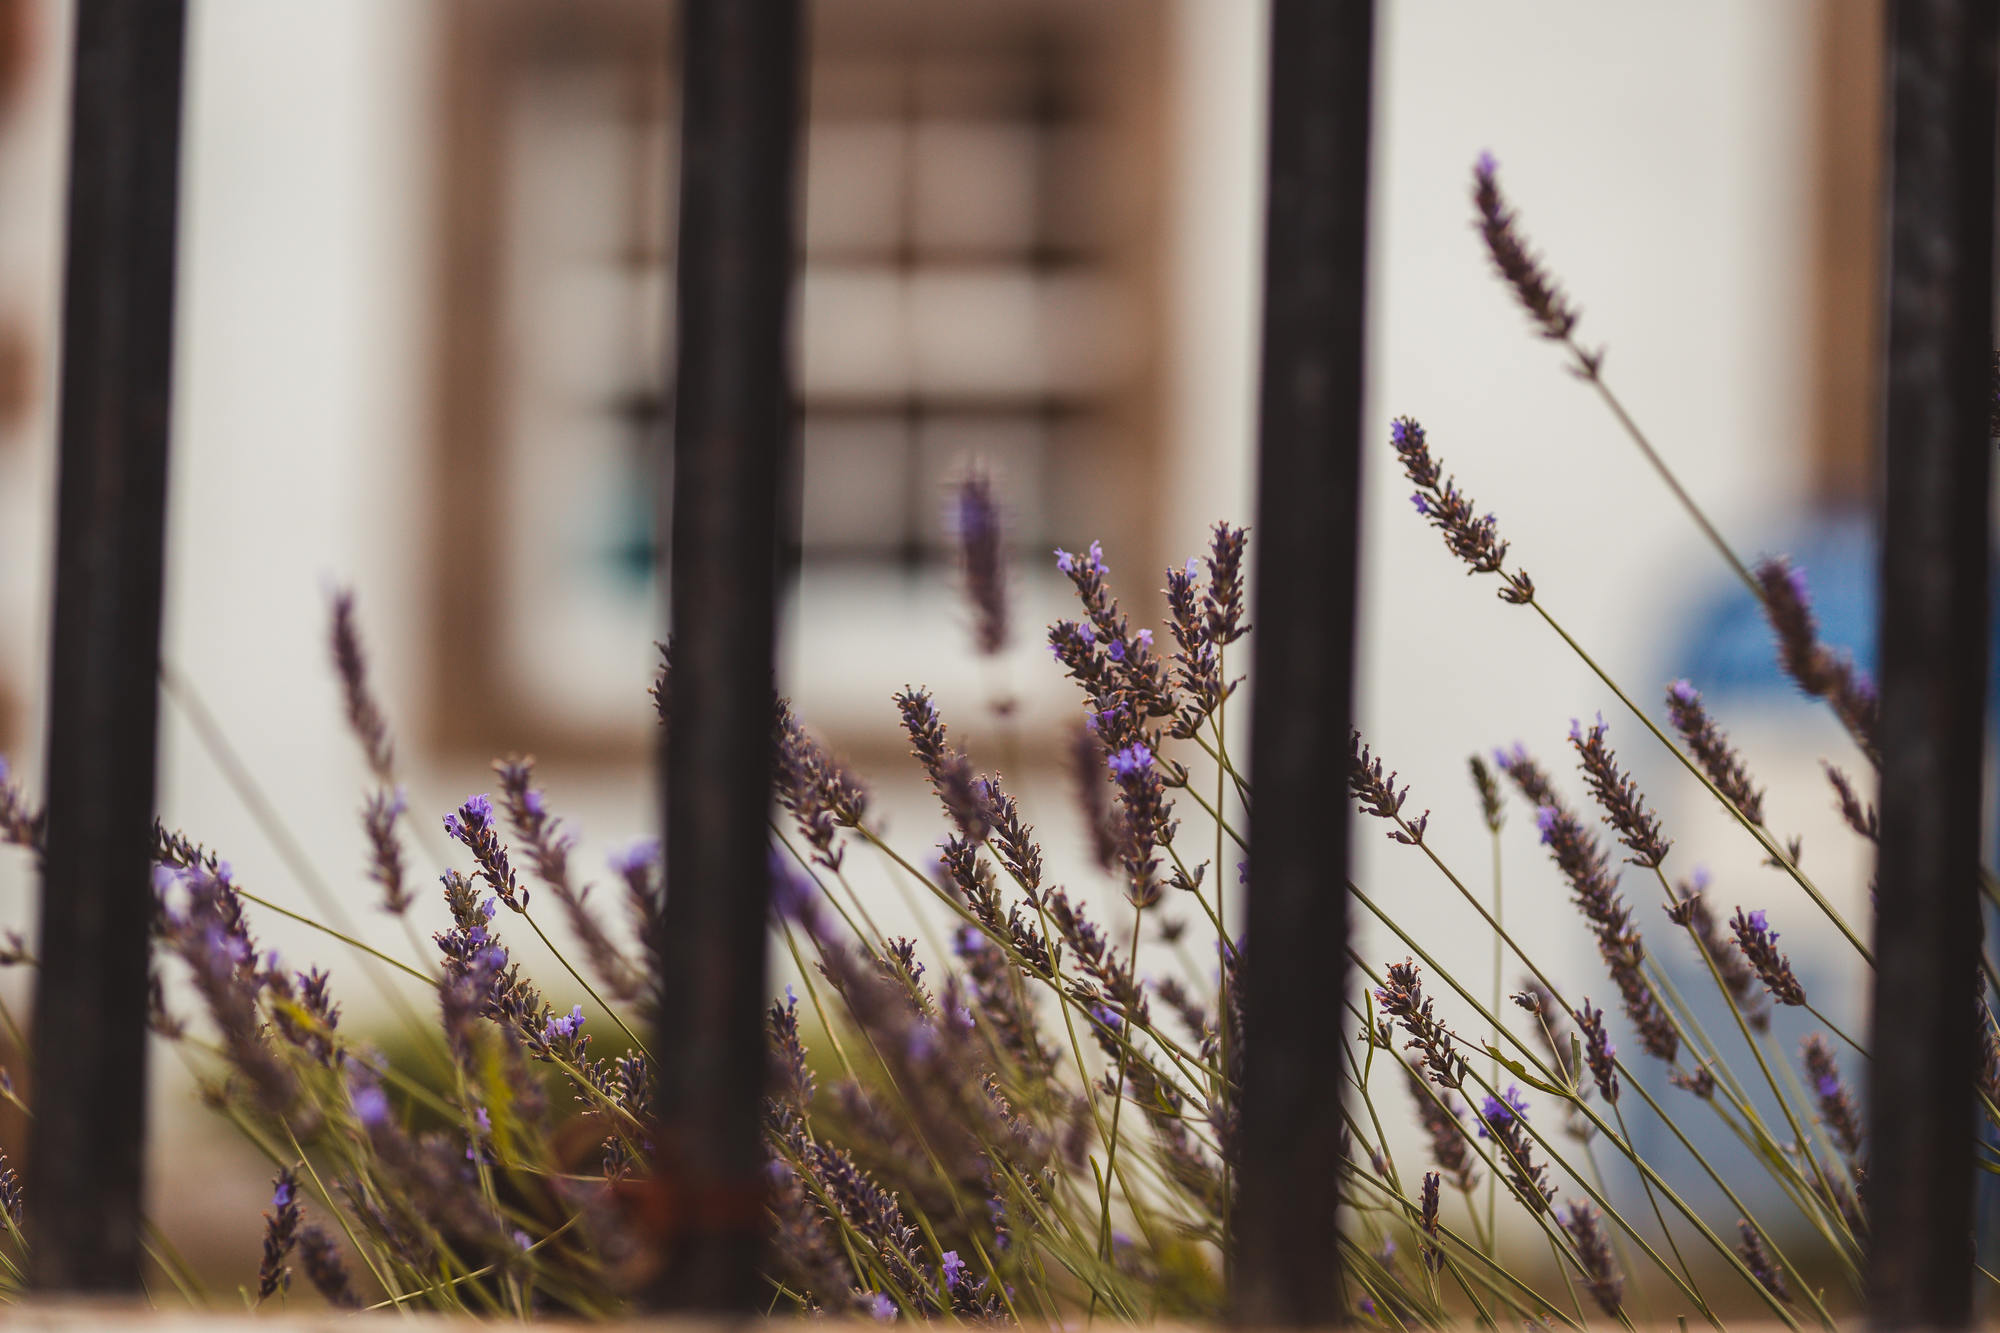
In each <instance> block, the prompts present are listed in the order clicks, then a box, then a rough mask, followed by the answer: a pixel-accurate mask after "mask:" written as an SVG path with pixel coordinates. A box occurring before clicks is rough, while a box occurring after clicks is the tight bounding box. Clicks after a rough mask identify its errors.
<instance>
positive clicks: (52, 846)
mask: <svg viewBox="0 0 2000 1333" xmlns="http://www.w3.org/2000/svg"><path fill="white" fill-rule="evenodd" d="M184 20H185V12H184V6H183V3H182V0H80V3H79V4H78V6H77V10H76V56H75V60H76V81H75V87H74V91H73V94H72V102H71V139H70V155H69V223H68V226H69V241H68V246H69V249H68V256H67V260H66V264H65V270H64V288H63V334H62V340H63V342H62V400H61V426H60V437H61V451H62V456H61V478H60V481H59V484H58V494H57V505H56V571H55V627H54V642H53V651H52V653H51V656H50V662H49V694H48V698H49V729H48V769H47V778H46V781H47V792H48V812H49V813H48V821H49V822H48V844H47V852H46V856H45V859H44V863H43V867H42V896H41V939H40V943H39V945H38V952H39V957H40V959H41V966H40V968H38V969H37V971H36V973H35V1024H34V1034H35V1035H34V1039H33V1040H34V1088H33V1093H32V1099H33V1107H34V1124H33V1126H32V1128H31V1131H30V1133H31V1136H32V1138H31V1147H30V1153H29V1158H28V1164H29V1176H30V1179H29V1188H28V1191H27V1198H28V1204H27V1207H28V1215H27V1225H28V1233H29V1236H30V1238H31V1240H32V1244H33V1249H32V1254H31V1261H32V1280H33V1282H34V1284H35V1286H36V1287H38V1288H40V1289H42V1290H44V1291H86V1290H117V1291H136V1290H138V1289H139V1265H140V1258H141V1250H140V1232H139V1226H140V1204H141V1194H142V1188H143V1184H144V1177H145V1137H146V948H147V924H148V922H149V921H150V919H151V910H150V907H151V901H152V887H151V880H150V869H151V840H152V820H153V780H154V773H153V764H154V752H155V725H156V722H157V718H158V705H159V699H158V694H157V692H156V691H157V688H158V687H157V685H156V680H157V675H158V663H159V651H160V591H161V542H162V538H163V535H164V528H165V511H166V484H167V425H168V403H169V397H170V388H171V380H172V368H173V329H174V231H175V214H176V203H177V197H178V174H179V161H180V113H181V65H182V60H181V48H182V37H183V33H184V30H185V22H184Z"/></svg>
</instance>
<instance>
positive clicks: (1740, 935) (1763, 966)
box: [1729, 907, 1806, 1005]
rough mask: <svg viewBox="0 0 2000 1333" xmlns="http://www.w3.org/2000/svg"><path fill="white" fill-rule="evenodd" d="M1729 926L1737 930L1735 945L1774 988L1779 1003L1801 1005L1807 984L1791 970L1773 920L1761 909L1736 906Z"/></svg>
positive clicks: (1765, 982) (1790, 961)
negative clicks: (1782, 952)
mask: <svg viewBox="0 0 2000 1333" xmlns="http://www.w3.org/2000/svg"><path fill="white" fill-rule="evenodd" d="M1729 928H1730V929H1731V930H1733V931H1735V932H1736V947H1738V948H1739V949H1741V950H1743V956H1744V958H1746V959H1747V960H1749V963H1750V966H1751V967H1753V968H1755V969H1756V970H1757V977H1758V979H1759V980H1760V981H1762V982H1763V983H1764V985H1765V987H1766V988H1767V989H1768V990H1769V991H1770V992H1771V998H1772V999H1774V1000H1776V1001H1777V1002H1778V1003H1779V1004H1791V1005H1802V1004H1804V1003H1805V1002H1806V988H1805V987H1804V986H1801V985H1800V984H1799V979H1798V977H1797V975H1796V974H1794V973H1793V971H1792V960H1791V958H1790V957H1789V956H1787V955H1785V954H1781V953H1779V952H1778V932H1777V931H1775V930H1772V929H1771V923H1770V920H1769V918H1767V917H1766V916H1765V915H1764V913H1762V912H1745V911H1744V910H1743V909H1742V908H1740V907H1739V908H1737V909H1736V915H1735V916H1733V917H1731V918H1729Z"/></svg>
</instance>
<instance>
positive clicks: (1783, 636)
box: [1757, 557, 1878, 759]
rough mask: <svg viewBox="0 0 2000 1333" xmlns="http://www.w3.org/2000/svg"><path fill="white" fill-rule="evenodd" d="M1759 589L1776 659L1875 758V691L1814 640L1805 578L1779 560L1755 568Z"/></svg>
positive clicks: (1846, 663) (1856, 671) (1816, 627)
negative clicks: (1775, 645) (1775, 642)
mask: <svg viewBox="0 0 2000 1333" xmlns="http://www.w3.org/2000/svg"><path fill="white" fill-rule="evenodd" d="M1757 584H1758V586H1759V587H1760V588H1762V589H1763V590H1764V615H1765V618H1766V619H1768V620H1769V621H1770V622H1771V629H1772V632H1773V633H1775V634H1776V635H1777V638H1778V661H1779V663H1780V665H1782V666H1783V667H1784V669H1785V674H1786V675H1788V676H1790V677H1791V678H1792V681H1793V683H1794V684H1796V685H1797V686H1798V687H1799V688H1800V689H1801V690H1804V691H1805V692H1806V693H1807V694H1810V695H1812V696H1813V697H1814V698H1816V699H1824V700H1826V702H1827V703H1828V704H1830V705H1832V707H1833V711H1834V714H1835V715H1836V716H1837V717H1839V718H1840V721H1841V725H1842V726H1844V727H1846V728H1847V733H1848V735H1850V736H1852V737H1853V738H1854V743H1855V744H1857V745H1859V746H1860V747H1861V748H1862V750H1863V751H1864V752H1866V753H1867V755H1868V756H1869V758H1871V759H1872V758H1874V757H1875V755H1876V750H1875V718H1876V713H1877V711H1878V709H1877V702H1876V698H1875V687H1874V685H1873V684H1872V683H1871V682H1870V681H1869V680H1868V678H1867V677H1866V676H1864V675H1862V674H1861V672H1860V670H1859V669H1858V668H1856V667H1855V665H1854V663H1853V662H1851V661H1849V660H1848V659H1847V657H1846V656H1845V655H1843V654H1840V653H1836V652H1834V651H1833V650H1832V649H1831V648H1828V647H1827V646H1826V645H1825V644H1823V643H1821V642H1820V641H1819V622H1818V620H1816V619H1815V618H1814V616H1813V611H1812V598H1811V597H1810V595H1808V593H1807V591H1806V580H1805V575H1804V574H1803V573H1801V572H1800V571H1799V570H1798V569H1796V568H1794V567H1793V566H1792V565H1791V563H1790V562H1789V561H1787V560H1785V559H1783V558H1782V557H1778V558H1773V559H1769V560H1765V561H1762V562H1761V563H1759V564H1758V566H1757Z"/></svg>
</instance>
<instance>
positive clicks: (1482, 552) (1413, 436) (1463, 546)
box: [1389, 417, 1535, 606]
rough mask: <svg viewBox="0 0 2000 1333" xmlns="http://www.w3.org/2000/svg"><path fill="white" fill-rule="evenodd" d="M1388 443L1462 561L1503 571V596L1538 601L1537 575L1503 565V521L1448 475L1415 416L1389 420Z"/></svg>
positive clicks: (1423, 507)
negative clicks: (1475, 502)
mask: <svg viewBox="0 0 2000 1333" xmlns="http://www.w3.org/2000/svg"><path fill="white" fill-rule="evenodd" d="M1389 443H1390V444H1392V445H1394V446H1395V449H1396V455H1397V457H1398V458H1400V459H1401V460H1402V464H1403V472H1404V473H1405V474H1406V475H1407V476H1408V477H1409V479H1410V480H1411V481H1413V482H1415V483H1416V484H1417V486H1418V488H1419V489H1418V493H1417V496H1416V497H1415V498H1416V499H1417V500H1419V501H1420V502H1421V503H1419V504H1418V505H1417V512H1418V513H1419V514H1421V515H1422V516H1423V517H1424V518H1425V519H1426V520H1428V521H1429V523H1430V525H1431V526H1432V527H1434V528H1436V529H1437V530H1438V531H1439V532H1440V533H1442V534H1444V544H1445V547H1446V549H1448V550H1449V551H1450V552H1451V553H1452V554H1453V555H1455V556H1457V557H1458V558H1459V559H1460V560H1463V561H1464V562H1465V564H1466V568H1467V569H1468V570H1469V571H1470V572H1471V573H1474V574H1498V575H1499V576H1500V578H1501V581H1502V585H1503V586H1502V587H1501V589H1500V600H1501V601H1503V602H1508V603H1511V604H1513V605H1516V606H1520V605H1525V604H1526V603H1528V602H1530V601H1533V600H1534V596H1535V584H1534V580H1532V579H1530V578H1529V577H1528V575H1527V571H1525V570H1521V569H1516V570H1515V571H1514V572H1513V573H1511V574H1510V573H1508V572H1507V569H1506V567H1505V565H1504V563H1503V562H1504V561H1505V560H1506V558H1507V543H1506V542H1504V541H1501V540H1500V530H1499V523H1498V520H1496V519H1495V518H1494V517H1493V515H1491V514H1485V515H1481V514H1480V513H1479V512H1478V509H1477V508H1476V507H1475V506H1474V505H1473V503H1472V497H1470V496H1468V495H1466V494H1465V493H1464V492H1463V491H1461V490H1459V489H1458V482H1457V480H1456V479H1455V478H1452V477H1447V476H1445V475H1444V468H1443V465H1442V464H1440V463H1439V462H1438V460H1437V459H1436V458H1434V457H1432V455H1431V449H1430V441H1429V440H1428V439H1427V438H1426V437H1425V435H1424V428H1423V427H1422V426H1420V425H1418V424H1417V421H1416V419H1415V418H1413V417H1397V418H1396V419H1395V420H1394V421H1392V422H1391V423H1389Z"/></svg>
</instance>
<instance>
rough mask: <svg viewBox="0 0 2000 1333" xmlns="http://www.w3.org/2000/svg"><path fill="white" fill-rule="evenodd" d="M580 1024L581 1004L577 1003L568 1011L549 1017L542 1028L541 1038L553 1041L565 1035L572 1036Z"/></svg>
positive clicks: (581, 1023)
mask: <svg viewBox="0 0 2000 1333" xmlns="http://www.w3.org/2000/svg"><path fill="white" fill-rule="evenodd" d="M582 1026H583V1006H582V1005H580V1004H579V1005H575V1006H573V1007H571V1009H570V1011H569V1012H568V1013H567V1014H564V1015H563V1016H562V1017H560V1018H551V1019H550V1020H549V1021H548V1023H547V1024H546V1025H545V1026H544V1027H543V1028H542V1040H543V1041H546V1042H555V1041H559V1040H562V1039H563V1038H565V1037H574V1036H575V1035H576V1030H577V1029H578V1028H580V1027H582Z"/></svg>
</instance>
